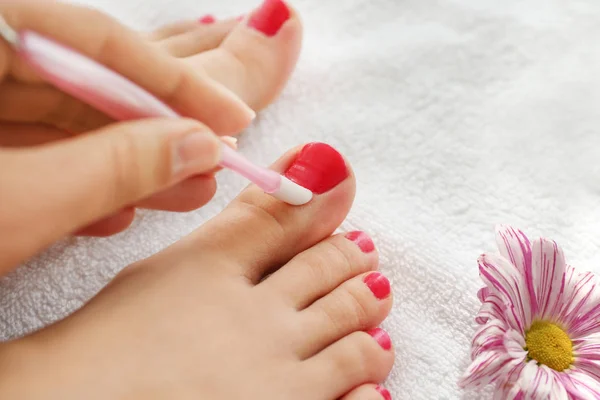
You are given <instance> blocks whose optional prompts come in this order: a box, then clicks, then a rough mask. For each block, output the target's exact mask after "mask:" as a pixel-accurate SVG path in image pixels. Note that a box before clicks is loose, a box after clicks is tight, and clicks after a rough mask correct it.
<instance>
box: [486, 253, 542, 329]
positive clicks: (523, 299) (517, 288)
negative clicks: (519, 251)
mask: <svg viewBox="0 0 600 400" xmlns="http://www.w3.org/2000/svg"><path fill="white" fill-rule="evenodd" d="M478 263H479V275H480V277H481V279H482V280H483V281H484V282H485V283H486V285H487V286H488V288H490V291H491V293H494V294H496V295H497V296H499V297H500V298H501V299H502V300H503V302H504V304H505V312H504V314H505V316H506V321H507V322H508V324H509V326H510V327H511V328H513V329H516V330H518V331H519V332H521V333H523V334H524V333H525V327H526V326H529V324H530V323H531V308H530V303H529V293H528V292H527V288H526V287H525V282H524V280H523V278H522V277H521V274H520V273H519V271H518V270H517V267H515V266H514V265H513V264H511V263H510V262H509V261H508V260H506V259H505V258H503V257H499V256H496V255H494V254H483V255H482V256H480V257H479V260H478Z"/></svg>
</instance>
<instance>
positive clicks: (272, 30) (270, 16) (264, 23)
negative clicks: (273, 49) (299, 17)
mask: <svg viewBox="0 0 600 400" xmlns="http://www.w3.org/2000/svg"><path fill="white" fill-rule="evenodd" d="M289 18H290V10H289V8H288V7H287V5H286V4H285V3H284V2H283V1H282V0H264V1H263V3H262V5H261V6H260V8H259V9H258V10H256V11H255V12H254V13H253V14H252V16H251V17H250V20H249V21H248V26H249V27H251V28H254V29H256V30H258V31H260V32H262V33H264V34H265V35H267V36H274V35H275V34H276V33H277V32H278V31H279V29H280V28H281V26H282V25H283V24H284V23H285V21H287V20H288V19H289Z"/></svg>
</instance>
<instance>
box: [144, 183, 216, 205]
mask: <svg viewBox="0 0 600 400" xmlns="http://www.w3.org/2000/svg"><path fill="white" fill-rule="evenodd" d="M216 191H217V181H216V180H215V177H214V176H213V175H198V176H193V177H191V178H188V179H186V180H184V181H183V182H180V183H178V184H176V185H175V186H173V187H170V188H168V189H166V190H164V191H162V192H159V193H157V194H155V195H152V196H151V197H149V198H147V199H144V200H141V201H140V202H138V203H137V206H138V207H141V208H150V209H155V210H164V211H177V212H184V211H192V210H195V209H197V208H200V207H202V206H203V205H205V204H206V203H208V202H209V201H210V199H212V198H213V196H214V195H215V192H216Z"/></svg>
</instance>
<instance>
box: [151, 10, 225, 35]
mask: <svg viewBox="0 0 600 400" xmlns="http://www.w3.org/2000/svg"><path fill="white" fill-rule="evenodd" d="M214 22H216V19H215V17H213V16H212V15H208V14H207V15H204V16H202V17H200V18H198V19H193V20H186V21H177V22H172V23H170V24H166V25H164V26H161V27H160V28H158V29H156V30H155V31H153V32H150V33H147V34H146V37H147V38H148V39H149V40H152V41H155V42H158V41H160V40H164V39H168V38H170V37H172V36H176V35H181V34H182V33H186V32H189V31H191V30H194V29H196V28H197V27H198V25H210V24H212V23H214Z"/></svg>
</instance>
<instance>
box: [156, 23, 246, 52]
mask: <svg viewBox="0 0 600 400" xmlns="http://www.w3.org/2000/svg"><path fill="white" fill-rule="evenodd" d="M203 19H204V20H207V19H208V17H205V18H203ZM238 24H239V22H238V21H236V20H235V19H228V20H223V21H214V22H212V23H206V22H205V23H200V22H196V23H194V25H193V28H191V29H188V30H185V31H183V32H181V33H179V34H176V35H171V36H167V37H165V38H164V39H162V40H159V41H157V42H156V45H157V46H159V47H161V48H162V49H164V50H166V51H167V52H168V53H169V54H171V55H173V56H175V57H190V56H193V55H195V54H199V53H202V52H205V51H208V50H212V49H214V48H216V47H218V46H219V45H220V44H221V42H223V39H225V37H227V35H228V34H229V33H230V32H231V30H232V29H233V28H235V26H236V25H238Z"/></svg>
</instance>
